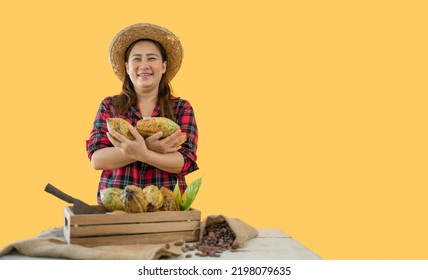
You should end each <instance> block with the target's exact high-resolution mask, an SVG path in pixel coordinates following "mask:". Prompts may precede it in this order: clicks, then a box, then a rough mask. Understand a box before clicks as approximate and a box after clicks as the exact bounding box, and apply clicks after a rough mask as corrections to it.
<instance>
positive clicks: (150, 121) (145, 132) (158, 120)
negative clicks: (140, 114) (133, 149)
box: [135, 117, 180, 138]
mask: <svg viewBox="0 0 428 280" xmlns="http://www.w3.org/2000/svg"><path fill="white" fill-rule="evenodd" d="M135 128H136V129H137V131H138V133H140V134H141V136H143V137H149V136H151V135H153V134H155V133H156V132H159V131H162V133H163V134H162V137H161V138H164V137H168V136H170V135H171V134H173V133H174V132H175V131H177V130H179V129H180V126H179V125H178V124H176V123H175V122H173V121H172V120H170V119H168V118H164V117H151V118H145V119H142V120H139V121H138V122H137V125H136V127H135Z"/></svg>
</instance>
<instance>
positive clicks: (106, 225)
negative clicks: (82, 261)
mask: <svg viewBox="0 0 428 280" xmlns="http://www.w3.org/2000/svg"><path fill="white" fill-rule="evenodd" d="M95 207H101V208H103V207H102V206H95ZM101 208H100V209H101ZM64 216H65V222H64V236H65V239H66V240H67V242H68V243H69V244H79V245H83V246H98V245H121V244H137V243H140V244H147V243H151V244H152V243H166V242H171V241H175V240H184V241H197V240H198V239H199V230H200V224H201V212H200V211H198V210H195V209H191V210H189V211H159V212H147V213H126V214H107V213H106V214H84V215H76V214H74V213H73V211H72V207H71V206H67V207H65V208H64Z"/></svg>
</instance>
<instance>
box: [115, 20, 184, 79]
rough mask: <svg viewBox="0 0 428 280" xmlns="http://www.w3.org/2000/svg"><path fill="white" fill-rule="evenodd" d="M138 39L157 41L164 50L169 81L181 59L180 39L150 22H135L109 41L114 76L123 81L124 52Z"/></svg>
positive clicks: (178, 67) (124, 73)
mask: <svg viewBox="0 0 428 280" xmlns="http://www.w3.org/2000/svg"><path fill="white" fill-rule="evenodd" d="M139 39H151V40H154V41H158V42H159V43H160V44H161V45H162V46H163V47H164V48H165V50H166V53H167V56H168V58H167V66H166V77H167V79H168V81H171V80H172V78H174V76H175V74H177V72H178V70H179V69H180V66H181V61H182V60H183V47H182V46H181V43H180V40H179V39H178V37H177V36H175V35H174V33H172V32H171V31H169V30H168V29H166V28H163V27H161V26H158V25H154V24H150V23H137V24H134V25H131V26H128V27H126V28H125V29H123V30H122V31H120V32H119V33H118V34H117V35H116V36H115V37H114V38H113V40H112V41H111V44H110V48H109V60H110V65H111V67H112V68H113V71H114V73H115V74H116V76H117V77H118V78H119V79H120V80H121V81H123V80H124V78H125V75H126V72H125V52H126V49H127V48H128V47H129V45H131V44H132V43H133V42H135V41H137V40H139Z"/></svg>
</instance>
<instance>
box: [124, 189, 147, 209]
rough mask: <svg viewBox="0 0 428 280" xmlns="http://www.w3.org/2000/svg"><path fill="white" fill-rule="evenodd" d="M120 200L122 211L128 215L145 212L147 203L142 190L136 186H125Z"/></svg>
mask: <svg viewBox="0 0 428 280" xmlns="http://www.w3.org/2000/svg"><path fill="white" fill-rule="evenodd" d="M121 200H122V204H123V209H124V210H125V211H126V212H128V213H142V212H147V208H148V206H149V203H148V201H147V199H146V196H145V194H144V193H143V190H142V189H141V188H139V187H137V186H134V185H129V186H126V187H125V188H124V189H123V192H122V195H121Z"/></svg>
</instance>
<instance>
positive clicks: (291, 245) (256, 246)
mask: <svg viewBox="0 0 428 280" xmlns="http://www.w3.org/2000/svg"><path fill="white" fill-rule="evenodd" d="M258 232H259V234H258V236H257V237H256V238H253V239H250V240H248V241H247V243H246V245H245V247H243V248H239V249H238V250H237V252H231V251H224V252H223V253H222V254H221V256H220V257H219V258H213V257H210V258H209V259H210V260H319V259H321V257H320V256H318V255H317V254H316V253H314V252H312V251H311V250H309V249H308V248H306V247H305V246H303V245H302V244H300V243H299V242H298V241H296V240H295V239H293V238H292V237H291V236H289V235H288V234H286V233H284V232H283V231H281V230H279V229H258ZM195 252H196V251H193V252H191V254H192V257H191V258H190V260H206V259H207V258H205V257H199V256H195ZM185 255H186V254H182V255H180V256H178V257H173V258H170V259H173V260H184V259H185V260H189V258H186V257H185ZM0 260H52V258H36V257H29V256H24V255H21V254H19V253H18V252H16V251H14V252H13V253H12V254H9V255H6V256H3V257H0Z"/></svg>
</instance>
